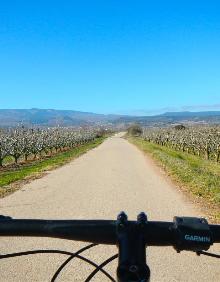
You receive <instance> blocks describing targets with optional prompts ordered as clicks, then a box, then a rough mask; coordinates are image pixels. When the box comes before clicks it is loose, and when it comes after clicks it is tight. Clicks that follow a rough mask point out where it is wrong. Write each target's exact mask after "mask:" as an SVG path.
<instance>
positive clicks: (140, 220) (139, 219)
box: [137, 212, 147, 225]
mask: <svg viewBox="0 0 220 282" xmlns="http://www.w3.org/2000/svg"><path fill="white" fill-rule="evenodd" d="M137 222H138V224H141V225H144V224H145V223H147V215H146V214H145V213H144V212H141V213H140V214H139V215H138V216H137Z"/></svg>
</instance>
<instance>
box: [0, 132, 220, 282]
mask: <svg viewBox="0 0 220 282" xmlns="http://www.w3.org/2000/svg"><path fill="white" fill-rule="evenodd" d="M121 210H125V211H126V212H127V214H128V216H129V219H135V218H136V216H137V214H138V213H139V212H140V211H146V212H147V214H148V218H149V219H150V220H167V221H172V218H173V216H174V215H188V216H198V215H202V214H201V212H200V211H199V210H198V209H195V208H194V207H193V205H192V204H190V203H189V202H188V201H187V200H186V199H185V196H184V195H182V194H181V193H180V192H179V191H178V189H176V187H174V186H173V185H172V184H170V183H169V182H168V181H167V180H166V178H165V176H164V174H163V173H162V172H160V170H159V169H158V168H156V167H155V166H154V165H152V161H151V160H150V159H148V158H146V157H145V156H144V154H143V153H142V152H140V151H139V150H138V149H137V148H136V147H134V146H133V145H131V144H129V143H128V142H127V141H126V140H124V139H122V138H120V137H119V136H115V137H112V138H109V139H108V140H106V141H105V142H104V143H103V144H102V145H100V146H99V147H98V148H95V149H93V150H92V151H90V152H88V153H87V154H85V155H83V156H81V157H80V158H78V159H76V160H75V161H73V162H71V163H70V164H67V165H65V166H63V167H61V168H59V169H57V170H55V171H52V172H49V173H48V175H46V176H45V177H43V178H42V179H38V180H35V181H33V182H32V183H30V184H27V185H25V186H24V187H23V189H21V190H19V191H17V192H16V193H14V194H12V195H10V196H8V197H6V198H4V199H1V200H0V213H1V214H4V215H10V216H12V217H15V218H42V219H44V218H45V219H46V218H49V219H115V218H116V216H117V214H118V212H120V211H121ZM83 245H85V244H82V243H74V242H72V241H65V240H58V239H47V238H44V239H41V238H0V252H1V253H8V252H14V251H23V250H31V249H36V248H37V249H49V248H53V249H62V250H68V251H76V250H77V249H79V247H80V246H83ZM214 250H215V251H220V248H219V247H215V249H214ZM116 251H117V250H116V248H115V247H111V246H110V247H109V246H107V247H103V246H98V247H95V248H94V249H93V250H90V251H87V252H86V253H85V255H86V256H87V257H89V258H92V259H94V260H95V262H97V263H101V262H102V261H103V260H104V259H106V258H107V257H109V256H111V255H112V254H114V253H116ZM66 258H67V257H65V256H63V255H56V254H55V255H47V254H44V255H34V256H29V257H22V258H13V259H10V260H5V261H1V268H0V281H1V282H5V281H7V282H9V281H10V282H12V281H13V282H16V281H22V282H25V281H39V282H44V281H50V279H51V277H52V275H53V273H54V272H55V270H56V268H57V267H58V266H59V265H60V264H61V262H63V261H64V259H66ZM148 262H149V265H150V267H151V271H152V279H151V281H156V282H158V281H190V282H192V281H200V282H201V281H213V282H214V281H220V267H219V261H218V260H217V259H211V258H207V257H197V256H196V255H194V254H191V253H187V252H184V253H182V254H177V253H176V252H175V251H174V250H173V249H172V248H155V247H154V248H153V247H151V248H149V249H148ZM91 269H92V267H87V266H86V265H85V264H84V263H81V262H79V261H77V260H76V261H75V262H74V261H73V262H72V263H70V265H69V266H68V267H67V268H66V269H65V270H64V271H63V272H62V275H61V276H60V278H59V279H58V280H57V281H84V279H85V277H86V276H87V275H88V273H89V271H91ZM106 269H107V270H109V271H111V272H112V273H114V270H115V269H116V262H115V263H112V264H111V265H110V266H108V267H107V268H106ZM93 281H108V279H107V278H105V277H104V276H103V275H102V274H99V275H97V276H96V278H94V280H93Z"/></svg>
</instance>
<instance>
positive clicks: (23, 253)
mask: <svg viewBox="0 0 220 282" xmlns="http://www.w3.org/2000/svg"><path fill="white" fill-rule="evenodd" d="M34 254H62V255H69V256H75V257H77V258H78V259H81V260H83V261H85V262H87V263H89V264H90V265H92V266H94V267H95V268H98V267H99V265H97V264H96V263H94V262H93V261H91V260H89V259H87V258H85V257H83V256H81V255H75V253H71V252H67V251H61V250H34V251H26V252H18V253H11V254H5V255H0V259H7V258H13V257H20V256H28V255H34ZM100 271H101V272H102V273H103V274H105V275H106V276H107V277H108V278H110V279H111V280H112V279H113V278H112V277H111V276H110V275H109V274H108V273H107V272H106V271H105V270H104V269H100ZM112 281H114V280H112Z"/></svg>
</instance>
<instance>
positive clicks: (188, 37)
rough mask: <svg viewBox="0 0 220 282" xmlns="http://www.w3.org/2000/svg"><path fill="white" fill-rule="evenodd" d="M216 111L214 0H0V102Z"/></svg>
mask: <svg viewBox="0 0 220 282" xmlns="http://www.w3.org/2000/svg"><path fill="white" fill-rule="evenodd" d="M33 107H37V108H55V109H73V110H82V111H91V112H97V113H123V114H154V113H158V112H164V111H175V110H192V111H196V110H220V1H212V0H210V1H207V0H206V1H203V0H200V1H197V0H194V1H188V0H184V1H176V0H175V1H169V0H167V1H162V0H161V1H159V0H158V1H157V0H154V1H153V0H151V1H150V0H149V1H148V0H143V1H139V0H136V1H133V0H132V1H131V0H126V1H123V0H121V1H119V0H106V1H103V0H99V1H98V0H93V1H89V0H87V1H86V0H78V1H77V0H73V1H71V0H69V1H67V0H66V1H65V0H63V1H60V0H59V1H56V0H53V1H49V0H44V1H42V0H38V1H22V0H17V1H16V0H11V1H10V0H8V1H6V0H3V1H1V6H0V108H33Z"/></svg>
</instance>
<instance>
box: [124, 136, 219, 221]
mask: <svg viewBox="0 0 220 282" xmlns="http://www.w3.org/2000/svg"><path fill="white" fill-rule="evenodd" d="M128 140H129V141H130V142H131V143H133V144H135V145H136V146H137V147H138V148H140V149H141V150H142V151H144V152H146V153H148V154H150V155H151V156H152V157H153V159H155V160H156V161H157V162H158V164H159V165H161V166H162V167H163V168H164V170H165V171H166V172H167V173H168V175H169V176H171V178H172V179H173V180H175V181H176V182H177V183H178V184H179V186H180V187H182V189H184V191H187V192H190V193H191V194H192V195H193V196H194V197H196V199H198V201H199V202H201V203H202V204H204V208H206V209H207V211H208V213H209V214H210V215H211V217H213V218H214V219H218V220H219V219H220V165H219V164H218V163H216V159H215V160H207V159H204V158H201V157H200V156H198V155H193V154H191V153H188V152H187V151H184V152H183V151H177V150H175V149H173V148H169V147H167V146H162V145H160V144H156V143H153V142H150V141H147V140H145V139H144V138H143V136H140V137H137V136H132V135H129V136H128Z"/></svg>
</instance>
